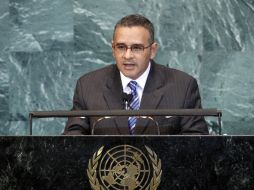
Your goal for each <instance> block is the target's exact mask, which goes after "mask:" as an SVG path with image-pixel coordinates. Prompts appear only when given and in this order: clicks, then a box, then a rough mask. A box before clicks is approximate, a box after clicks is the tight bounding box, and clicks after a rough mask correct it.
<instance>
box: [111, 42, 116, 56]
mask: <svg viewBox="0 0 254 190" xmlns="http://www.w3.org/2000/svg"><path fill="white" fill-rule="evenodd" d="M111 49H112V55H113V57H114V58H115V51H114V41H113V40H112V41H111Z"/></svg>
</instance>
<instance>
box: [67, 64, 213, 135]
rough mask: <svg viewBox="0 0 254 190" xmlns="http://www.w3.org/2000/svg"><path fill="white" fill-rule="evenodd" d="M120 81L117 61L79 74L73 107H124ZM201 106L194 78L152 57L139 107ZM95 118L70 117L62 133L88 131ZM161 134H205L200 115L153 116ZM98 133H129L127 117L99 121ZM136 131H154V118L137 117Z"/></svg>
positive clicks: (85, 132) (96, 132)
mask: <svg viewBox="0 0 254 190" xmlns="http://www.w3.org/2000/svg"><path fill="white" fill-rule="evenodd" d="M122 93H123V89H122V84H121V78H120V73H119V70H118V69H117V67H116V65H115V64H113V65H110V66H107V67H104V68H102V69H99V70H96V71H93V72H90V73H88V74H86V75H84V76H82V77H81V78H80V79H79V80H78V81H77V85H76V90H75V93H74V98H73V108H72V110H110V109H111V110H116V109H120V110H121V109H123V108H124V105H123V100H122ZM171 108H172V109H176V108H184V109H188V108H201V99H200V94H199V90H198V85H197V82H196V80H195V79H194V78H193V77H191V76H190V75H188V74H186V73H184V72H181V71H178V70H175V69H171V68H167V67H165V66H163V65H159V64H156V63H155V62H154V61H151V70H150V73H149V75H148V78H147V82H146V85H145V88H144V91H143V96H142V100H141V105H140V109H171ZM97 119H98V118H86V119H82V118H69V119H68V121H67V123H66V127H65V131H64V134H66V135H80V134H91V127H92V125H93V124H94V122H96V120H97ZM155 120H156V121H157V122H158V124H159V126H160V131H161V134H208V129H207V125H206V122H205V120H204V118H203V117H172V118H165V117H155ZM94 129H95V130H94V134H97V135H107V134H109V135H128V134H129V130H128V121H127V117H118V118H114V119H107V120H102V121H100V122H98V123H97V124H96V125H95V127H94ZM135 134H157V133H156V127H155V126H154V122H151V121H149V120H148V119H138V121H137V124H136V127H135Z"/></svg>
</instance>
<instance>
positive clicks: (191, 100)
mask: <svg viewBox="0 0 254 190" xmlns="http://www.w3.org/2000/svg"><path fill="white" fill-rule="evenodd" d="M191 108H196V109H201V108H202V105H201V98H200V93H199V89H198V84H197V81H196V79H194V78H192V79H191V80H190V82H189V85H188V88H187V92H186V97H185V101H184V109H191ZM181 127H182V128H181V134H184V135H189V134H194V135H195V134H196V135H207V134H208V127H207V124H206V121H205V119H204V117H202V116H189V117H183V118H182V119H181Z"/></svg>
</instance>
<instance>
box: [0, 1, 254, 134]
mask: <svg viewBox="0 0 254 190" xmlns="http://www.w3.org/2000/svg"><path fill="white" fill-rule="evenodd" d="M131 13H141V14H144V15H145V16H147V17H148V18H149V19H150V20H151V21H152V22H153V23H154V25H155V29H156V40H157V41H158V43H159V46H160V47H159V52H158V54H157V57H156V59H155V60H156V61H157V62H158V63H160V64H163V65H168V66H169V67H174V68H177V69H180V70H183V71H185V72H187V73H189V74H191V75H193V76H194V77H195V78H196V79H197V80H198V82H199V85H200V91H201V96H202V100H203V107H205V108H218V109H221V110H222V111H223V118H222V120H223V126H222V127H223V128H222V133H223V134H239V135H249V134H251V135H254V126H253V125H254V106H253V105H254V89H253V87H254V77H253V74H252V72H253V71H254V1H253V0H96V1H95V0H54V1H52V0H3V1H1V2H0V135H27V134H28V128H29V125H28V113H29V112H30V111H39V110H44V111H45V110H69V109H70V108H71V105H72V96H73V91H74V87H75V82H76V80H77V79H78V78H79V77H80V76H81V75H82V74H84V73H87V72H89V71H92V70H95V69H97V68H100V67H103V66H105V65H109V64H113V63H114V60H113V59H112V56H111V45H110V43H111V37H112V31H113V27H114V24H115V23H116V21H117V20H118V19H119V18H121V17H122V16H124V15H127V14H131ZM206 119H207V122H208V123H209V124H210V126H211V130H212V129H213V128H214V127H215V128H216V120H215V119H214V118H206ZM65 121H66V120H65V119H57V118H50V119H38V120H34V128H33V129H34V135H58V134H61V132H62V131H63V128H64V123H65Z"/></svg>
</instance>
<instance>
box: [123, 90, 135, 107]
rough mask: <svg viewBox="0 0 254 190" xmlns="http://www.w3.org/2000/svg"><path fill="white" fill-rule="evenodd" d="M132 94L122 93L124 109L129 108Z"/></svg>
mask: <svg viewBox="0 0 254 190" xmlns="http://www.w3.org/2000/svg"><path fill="white" fill-rule="evenodd" d="M132 97H133V96H132V94H127V93H125V92H124V93H123V104H124V109H125V110H129V109H130V102H131V100H132Z"/></svg>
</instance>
